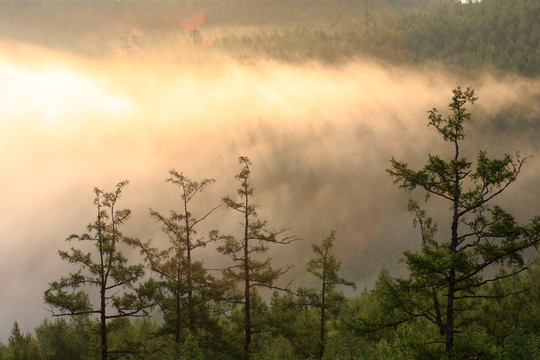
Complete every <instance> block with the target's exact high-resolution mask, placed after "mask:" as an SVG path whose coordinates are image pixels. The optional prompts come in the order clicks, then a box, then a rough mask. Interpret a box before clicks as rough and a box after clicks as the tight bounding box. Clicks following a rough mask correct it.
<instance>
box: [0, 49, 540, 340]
mask: <svg viewBox="0 0 540 360" xmlns="http://www.w3.org/2000/svg"><path fill="white" fill-rule="evenodd" d="M0 50H1V51H0V54H9V56H7V55H0V99H1V100H0V164H2V174H3V175H2V177H1V181H0V189H1V190H0V191H1V193H0V194H1V198H2V201H1V202H0V214H1V216H0V230H1V234H2V235H1V236H2V239H3V241H2V245H3V249H2V254H3V255H2V259H1V261H0V277H1V279H2V280H1V281H2V285H3V289H4V291H3V292H2V293H1V294H0V303H1V304H2V307H3V308H4V309H6V311H3V312H0V322H1V323H2V324H4V325H3V327H2V329H1V331H0V339H1V340H2V341H4V342H5V341H6V339H7V336H8V334H9V329H10V327H11V324H12V323H13V321H15V320H17V321H19V322H20V323H21V325H22V326H23V327H24V328H26V329H30V328H32V327H34V326H35V325H36V324H37V323H39V322H40V321H41V320H42V319H43V318H44V317H45V316H47V312H46V311H45V310H43V309H42V308H41V307H42V293H43V291H44V290H45V289H46V287H47V284H48V283H49V282H50V281H53V280H56V279H57V278H58V277H59V276H60V275H61V274H64V273H65V272H66V271H68V269H69V267H68V266H66V265H65V264H62V263H61V262H60V260H59V258H58V256H57V250H58V249H65V248H67V247H68V246H69V244H67V243H65V242H64V239H65V238H66V237H67V236H68V235H69V234H71V233H81V232H83V231H84V230H85V226H86V224H87V223H89V222H90V221H92V220H93V214H94V209H93V207H92V200H93V199H92V188H93V187H94V186H98V187H101V188H104V189H112V188H113V186H114V185H115V184H116V183H117V182H119V181H121V180H123V179H129V180H130V185H129V186H128V187H127V188H126V190H125V193H124V198H123V199H122V202H121V205H123V206H125V207H128V208H130V209H132V211H133V218H132V220H131V221H130V224H129V225H128V226H127V227H126V232H127V233H129V234H130V235H133V236H138V237H140V238H142V239H148V238H153V239H155V240H156V241H157V243H160V242H163V241H164V239H163V236H162V235H161V234H160V229H159V225H157V224H155V223H154V222H153V220H151V219H150V217H149V216H148V208H149V207H151V208H153V209H156V210H159V211H162V212H167V211H168V210H169V209H173V208H176V207H177V205H178V201H179V195H178V193H177V192H176V189H175V188H174V187H173V186H172V185H170V184H166V183H165V182H164V179H165V178H166V177H167V171H168V170H169V169H170V168H175V169H177V170H178V171H181V172H183V173H184V174H185V175H186V176H188V177H191V178H193V179H202V178H215V179H216V180H217V183H216V184H215V185H213V186H211V187H210V188H208V190H207V191H206V192H205V193H204V194H203V196H202V197H201V198H200V202H199V203H198V204H197V205H196V207H198V208H200V209H203V208H204V207H205V206H207V205H209V204H215V203H217V202H219V201H220V198H221V197H222V196H224V195H227V194H230V195H235V194H236V190H235V189H236V187H237V184H236V182H235V181H234V175H235V174H236V172H237V171H238V162H237V158H238V156H240V155H246V156H248V157H249V158H250V159H251V160H252V161H253V185H254V187H255V188H256V192H255V201H256V202H257V204H258V205H259V206H260V207H259V213H260V214H261V216H262V217H263V218H264V219H266V220H268V221H269V223H270V224H271V225H272V226H275V227H277V228H281V227H288V228H290V229H291V230H290V233H291V234H295V235H297V236H298V237H301V238H302V239H303V241H298V242H295V243H294V244H292V245H289V246H286V247H282V248H279V249H278V248H276V249H272V250H271V255H272V256H273V258H275V259H276V263H277V264H278V265H286V264H295V268H294V269H293V271H292V272H291V273H290V274H289V277H290V278H295V279H296V283H295V284H300V283H301V282H302V281H304V275H305V273H304V265H303V264H304V263H305V260H306V258H308V257H309V256H310V255H311V254H310V247H309V244H310V243H311V242H318V241H320V240H322V239H323V238H325V237H326V236H327V235H328V234H329V232H330V231H331V230H333V229H334V230H337V243H336V251H337V253H338V257H339V258H340V259H342V260H343V261H344V273H345V274H346V276H347V277H348V278H349V279H351V280H355V281H357V282H358V285H359V286H360V288H362V287H363V286H364V285H371V284H372V283H373V280H374V278H375V277H376V275H377V273H378V272H379V271H380V269H381V266H382V264H383V263H386V265H387V266H388V267H389V268H390V269H391V270H394V271H398V269H399V268H400V265H398V264H397V263H398V259H399V258H400V253H401V251H402V250H403V249H405V248H408V247H411V246H415V244H417V238H415V235H416V233H415V231H414V229H412V226H411V225H412V223H411V219H410V216H409V215H408V214H406V213H405V211H404V210H405V208H406V199H407V195H406V194H403V193H402V192H400V191H399V189H397V188H396V187H395V186H394V185H393V184H392V182H391V179H390V178H389V176H388V175H387V174H386V173H385V169H386V168H387V167H388V165H389V164H388V160H389V159H390V158H391V157H392V156H395V157H396V158H398V159H402V160H405V161H408V162H409V163H410V164H411V165H414V166H421V165H422V163H423V161H424V160H425V158H426V157H427V154H428V153H429V152H432V153H441V154H447V153H448V150H449V149H448V148H447V147H446V145H445V144H443V143H442V142H441V141H439V139H438V138H437V137H436V135H435V133H434V131H433V130H432V129H429V128H428V127H427V126H426V125H427V110H429V109H431V108H432V107H437V108H439V109H440V110H441V112H445V111H446V106H447V104H448V102H449V100H450V97H451V90H452V89H453V88H454V87H456V86H457V85H462V86H468V85H471V86H473V87H474V88H476V90H477V93H478V95H479V97H480V99H479V100H478V102H477V104H476V105H475V106H474V107H472V108H471V110H472V111H473V114H474V116H473V118H474V122H473V123H471V124H470V125H467V128H468V129H470V133H469V135H468V138H467V140H468V141H467V145H466V148H467V149H466V151H468V153H469V154H471V155H472V156H474V154H475V153H476V151H477V150H479V149H487V150H488V152H489V153H493V154H501V153H503V152H510V153H514V152H515V151H517V150H522V152H523V153H524V154H531V155H534V157H532V158H530V159H529V160H528V164H527V166H526V168H525V169H524V171H523V175H522V177H521V179H520V180H519V181H518V183H517V184H515V185H514V186H513V188H511V189H510V190H509V192H511V193H512V196H507V197H505V198H504V199H503V200H504V201H505V203H506V204H507V205H508V206H509V207H510V208H511V209H514V210H515V211H517V212H518V215H519V216H520V219H521V220H523V221H526V219H528V218H529V217H530V216H532V215H533V214H536V213H539V212H540V208H539V205H538V202H536V201H534V199H535V198H536V197H537V196H538V191H537V189H536V188H537V186H536V185H535V184H536V183H537V181H538V171H537V169H538V168H539V165H540V164H539V162H538V159H537V157H538V155H537V154H538V150H539V149H538V147H539V146H538V144H539V143H540V142H539V141H538V140H539V139H538V135H537V134H538V131H537V130H538V117H539V115H540V109H539V108H538V105H537V104H538V102H537V101H536V102H535V101H534V100H537V99H538V97H539V96H540V86H539V85H540V82H539V81H538V80H530V79H521V78H511V79H510V78H508V79H493V78H490V77H487V76H486V77H481V78H480V80H477V81H475V83H472V84H458V83H456V79H455V78H453V77H452V76H450V75H445V74H440V73H435V72H433V73H429V72H424V73H420V72H418V71H414V70H405V69H399V68H389V67H383V66H380V65H377V64H375V63H370V62H360V61H357V62H351V63H349V64H347V65H343V66H340V67H325V66H322V65H320V64H316V63H312V64H305V65H286V64H280V63H276V62H270V61H264V60H260V61H253V62H251V63H248V64H242V63H239V62H236V61H233V60H231V59H229V58H227V57H225V56H223V55H221V54H219V53H216V52H212V51H206V52H200V53H196V54H194V55H193V56H192V57H190V58H189V59H188V60H185V61H176V60H172V59H175V58H174V57H173V56H169V55H170V54H166V53H163V56H160V54H159V53H152V54H139V55H137V56H132V57H130V56H121V57H117V58H107V59H99V60H88V59H79V58H77V57H75V56H73V55H65V54H62V53H53V52H49V51H46V50H44V49H40V48H35V47H30V46H25V45H20V44H17V45H14V44H5V43H0ZM508 109H516V111H521V112H523V111H525V110H527V113H526V114H525V115H523V116H521V118H520V119H522V120H523V119H525V120H523V121H520V122H519V123H518V122H516V120H515V119H514V118H513V117H509V118H508V119H506V120H505V119H501V118H499V120H498V122H497V123H493V122H492V119H493V118H496V117H497V116H499V115H500V114H501V113H504V112H505V111H507V110H508ZM501 129H503V130H505V131H506V132H505V131H502V130H501ZM508 129H511V130H512V131H511V132H509V131H508ZM531 195H534V196H531ZM436 204H437V203H435V206H437V205H436ZM441 209H442V210H443V211H444V209H445V207H444V206H442V208H441ZM237 223H238V220H237V219H236V218H234V214H230V213H229V212H227V211H226V210H225V209H220V210H219V213H217V214H216V215H215V216H214V217H213V218H210V219H209V220H208V221H207V223H206V226H207V228H208V229H210V228H217V229H223V230H224V231H227V232H229V231H235V230H237V227H236V226H237ZM199 256H201V257H202V258H204V259H205V261H207V262H208V263H212V264H219V263H221V262H223V260H222V259H221V258H220V256H219V255H217V254H215V253H214V252H213V251H212V249H210V248H209V249H207V250H203V251H201V252H200V253H199ZM8 309H9V311H7V310H8Z"/></svg>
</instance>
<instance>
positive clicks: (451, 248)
mask: <svg viewBox="0 0 540 360" xmlns="http://www.w3.org/2000/svg"><path fill="white" fill-rule="evenodd" d="M476 100H477V98H476V96H475V93H474V90H472V89H470V88H468V89H466V90H465V91H464V90H462V89H461V88H459V87H458V88H457V89H455V90H454V91H453V97H452V102H451V103H450V104H449V109H450V112H451V114H450V115H448V116H446V117H443V116H442V115H440V114H439V113H438V111H437V110H436V109H433V110H431V111H430V112H429V125H430V126H432V127H434V128H435V129H436V131H437V132H438V133H439V135H440V136H441V137H442V139H443V140H444V141H445V142H448V143H450V144H452V147H453V156H452V157H451V158H450V159H448V160H444V159H442V158H441V157H440V156H438V155H429V158H428V161H427V163H426V165H425V166H424V167H423V169H421V170H418V171H415V170H412V169H410V168H409V166H408V165H407V164H406V163H404V162H400V161H397V160H395V159H392V160H391V164H392V168H391V169H389V170H388V173H389V174H390V175H391V176H392V177H393V179H394V183H396V184H398V185H399V186H400V187H401V188H403V189H405V190H407V191H409V192H410V191H413V190H414V189H416V188H420V189H422V190H424V191H425V194H426V197H425V198H426V201H427V200H428V198H429V197H430V196H435V197H437V198H440V199H443V200H444V201H447V202H448V203H450V212H451V231H450V233H449V234H443V236H442V239H440V240H439V239H437V238H436V231H437V228H436V225H435V224H434V223H433V221H432V219H431V218H429V217H427V215H426V212H425V211H424V210H422V209H420V207H419V205H418V203H417V202H416V201H410V202H409V210H410V211H411V212H412V213H413V214H414V217H415V221H414V224H415V226H417V225H419V227H420V230H421V236H422V247H421V250H420V251H405V252H404V254H403V255H404V257H403V261H404V262H405V264H407V266H408V268H409V271H410V275H409V278H408V279H397V280H396V281H395V283H393V284H392V283H389V284H390V285H391V287H393V290H392V294H395V295H396V297H395V298H396V306H397V307H399V308H401V309H403V310H404V312H405V313H406V314H407V315H408V316H409V317H410V318H416V317H423V318H425V319H427V320H429V321H431V322H432V323H433V324H435V325H436V326H437V327H438V329H439V333H440V334H441V335H442V336H444V337H445V338H446V339H445V342H446V353H447V355H448V356H454V357H456V356H457V357H458V358H466V357H469V356H473V355H472V354H475V355H474V356H481V357H482V356H484V357H485V356H487V357H489V356H493V354H492V353H490V350H489V349H483V348H481V346H480V347H479V348H478V349H476V350H475V349H472V348H469V349H466V348H462V349H459V350H458V349H457V348H456V349H454V345H455V341H454V335H455V334H457V333H459V336H463V334H464V333H465V332H466V331H467V328H466V324H465V323H462V324H460V323H459V320H460V319H459V318H460V317H461V316H463V314H466V313H467V312H468V311H472V310H474V309H476V307H477V302H478V301H479V299H485V298H486V295H484V294H482V293H481V292H480V291H481V289H482V288H483V287H484V285H486V284H487V283H494V282H497V281H499V280H502V279H504V278H505V277H510V276H513V275H516V274H518V273H519V272H520V271H522V270H523V269H525V268H527V267H528V264H526V263H525V261H524V258H523V255H522V253H523V251H524V250H526V249H528V248H530V247H533V246H535V247H536V246H537V244H538V242H539V241H540V237H539V235H540V232H539V227H538V222H539V217H535V218H533V219H532V220H531V221H530V223H529V224H528V225H519V224H518V223H517V222H516V220H515V219H514V217H513V216H512V215H511V214H510V213H508V212H506V211H505V210H503V209H502V208H501V207H499V206H497V205H492V204H491V203H492V200H493V199H494V198H496V197H497V196H498V195H500V194H501V193H502V192H503V191H505V190H506V189H507V188H508V186H509V185H510V184H512V183H513V182H514V181H515V180H516V178H517V176H518V174H519V173H520V171H521V168H522V166H523V164H524V162H525V159H522V158H520V157H519V156H516V159H515V160H514V158H513V157H512V156H510V155H508V154H507V155H504V156H503V158H501V159H490V158H488V157H487V154H486V152H485V151H480V152H479V153H478V156H477V161H476V168H473V166H472V165H473V164H472V162H470V161H468V160H467V159H466V158H464V157H462V156H461V143H462V141H463V140H464V139H465V131H464V124H465V123H466V122H468V121H470V118H471V115H470V113H468V112H467V109H466V107H465V105H466V104H467V103H474V102H475V101H476ZM505 265H506V266H508V267H510V268H511V269H512V270H511V273H509V274H507V275H501V276H497V275H495V276H489V275H488V274H487V273H486V272H485V270H486V269H488V268H490V267H493V266H499V267H501V266H505ZM503 296H504V295H503ZM405 319H406V318H405ZM458 329H460V330H458ZM478 344H479V345H481V344H482V342H481V341H480V342H478ZM464 349H465V350H464ZM486 354H490V355H486Z"/></svg>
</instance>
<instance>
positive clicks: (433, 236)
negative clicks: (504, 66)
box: [0, 87, 540, 360]
mask: <svg viewBox="0 0 540 360" xmlns="http://www.w3.org/2000/svg"><path fill="white" fill-rule="evenodd" d="M476 100H477V97H476V94H475V92H474V90H473V89H470V88H467V89H461V88H459V87H458V88H456V89H454V91H453V96H452V100H451V102H450V104H449V111H448V113H447V114H441V113H439V111H438V110H437V109H432V110H431V111H429V122H428V124H429V126H430V127H431V128H433V129H434V130H435V131H436V133H437V134H439V135H440V137H441V140H442V141H443V143H445V144H447V145H448V147H449V149H450V153H449V154H450V155H449V156H448V157H444V156H441V155H429V157H428V159H427V161H426V163H425V165H424V166H423V167H422V168H421V169H418V170H415V169H412V168H410V167H409V165H408V164H407V163H405V162H403V161H401V160H398V159H394V158H393V159H391V162H390V168H389V169H388V170H387V171H388V173H389V175H390V176H391V178H392V179H393V180H394V182H395V183H396V184H397V185H398V186H399V187H400V188H403V189H404V190H406V191H408V192H411V193H412V192H415V193H416V190H420V191H421V194H418V195H423V198H424V199H425V202H426V203H428V201H429V199H431V198H435V199H439V200H440V201H443V202H446V203H447V204H448V208H449V214H448V215H449V216H448V218H449V222H448V221H447V223H449V224H450V228H449V229H439V228H438V224H437V222H436V221H435V220H434V219H433V218H432V217H430V216H429V214H428V211H427V210H426V209H424V204H423V203H420V202H419V201H418V200H415V199H411V200H410V201H409V203H408V209H409V211H410V212H411V216H412V218H413V225H414V226H415V227H416V228H417V229H418V243H419V246H418V248H417V249H415V250H414V249H412V250H407V251H405V252H404V253H403V258H402V261H403V262H404V263H405V264H406V266H407V269H408V273H407V275H406V276H405V277H393V276H391V275H390V274H389V272H388V271H387V270H386V269H382V270H381V271H380V275H379V278H378V281H377V283H376V284H375V286H374V287H373V289H364V290H363V291H361V292H360V293H354V295H353V296H349V297H346V296H345V295H344V292H343V290H344V287H351V288H354V287H356V285H361V284H355V283H353V282H351V281H348V280H347V279H345V278H343V277H341V275H340V266H341V262H340V261H339V260H338V259H337V258H336V256H335V254H334V250H333V249H334V243H335V241H336V240H337V239H338V237H337V235H336V233H335V232H334V231H331V232H330V235H328V236H326V237H325V236H324V235H322V236H321V239H307V240H308V241H309V242H310V243H311V248H312V256H311V258H310V259H308V260H307V262H306V264H305V270H306V272H307V274H309V275H311V276H312V280H313V282H312V283H313V284H314V285H313V286H312V287H296V288H294V287H292V285H291V284H289V285H287V286H281V287H278V286H276V284H277V280H278V279H279V278H280V277H281V275H283V274H284V273H286V271H287V269H288V267H287V266H285V267H281V268H280V267H276V261H275V260H273V259H271V258H270V257H268V256H267V255H266V252H267V251H268V249H269V247H270V246H280V247H281V246H284V247H286V246H287V244H288V243H290V242H291V241H295V240H297V238H296V237H295V236H293V235H291V234H290V233H289V232H290V230H288V229H286V228H275V227H274V226H273V225H271V223H269V222H267V221H266V220H263V219H261V218H260V216H259V214H258V211H257V209H258V207H257V203H256V201H255V199H256V194H255V190H254V186H253V184H252V165H253V164H252V163H251V161H250V160H249V159H248V158H247V157H245V156H242V157H240V158H239V163H240V170H239V172H238V174H237V175H236V177H235V179H236V181H237V183H238V187H237V191H236V195H234V196H231V195H229V196H225V197H223V198H222V199H221V201H217V202H216V203H215V204H214V205H210V206H209V208H207V209H206V210H202V211H201V212H200V213H199V212H194V210H193V209H195V208H197V209H199V208H200V207H196V206H194V204H195V202H196V201H197V199H198V197H197V195H199V194H200V193H201V192H202V191H204V190H205V189H206V188H207V187H209V186H211V185H212V183H213V182H214V180H213V179H203V180H201V181H195V180H192V179H189V178H187V177H186V176H184V175H183V174H182V173H180V172H178V171H176V170H171V171H170V173H169V175H170V176H169V178H168V179H167V181H168V182H169V183H171V184H173V185H174V186H175V187H176V188H177V189H178V190H179V194H180V198H181V202H180V206H179V208H178V209H174V210H171V211H170V212H169V214H168V215H164V214H162V213H160V212H157V211H155V210H150V215H151V217H153V218H154V219H155V220H156V222H157V223H158V224H159V225H160V226H161V228H162V230H163V233H164V234H165V235H166V237H167V239H168V243H167V245H165V246H164V247H163V248H158V247H156V246H155V245H154V242H153V241H152V240H149V241H146V242H144V241H141V240H139V239H137V238H134V237H131V236H128V235H126V234H124V233H123V232H122V229H121V228H122V225H123V224H124V223H126V222H127V221H128V220H129V217H130V214H131V212H130V211H129V210H128V209H122V208H121V207H119V204H120V200H121V195H122V193H123V191H124V190H125V189H126V186H127V185H128V184H127V182H126V181H124V182H120V183H119V184H118V185H117V186H116V187H115V189H114V190H113V191H110V192H109V191H104V190H102V189H99V188H95V189H94V195H95V198H94V207H95V210H96V215H95V218H94V219H93V221H92V222H91V223H90V224H89V225H88V227H87V232H85V233H83V234H75V235H71V236H69V237H68V240H69V241H70V243H71V244H72V247H71V249H69V250H68V251H66V250H63V249H61V250H60V251H59V255H60V257H61V258H62V259H63V260H65V261H68V262H69V263H70V264H72V265H73V269H74V271H73V272H71V273H70V274H68V275H66V276H63V277H61V279H60V280H57V281H52V282H51V283H50V284H49V288H48V289H47V290H46V291H45V293H44V302H45V303H46V304H47V305H48V307H49V309H50V311H51V315H52V319H53V320H49V319H46V320H44V321H43V322H42V323H41V324H40V325H39V326H38V327H36V328H35V329H34V332H33V333H26V334H23V333H22V332H21V330H20V328H19V325H18V324H17V323H15V324H14V325H13V328H12V331H11V335H10V336H9V338H8V339H7V343H5V344H1V343H0V359H1V360H22V359H32V360H35V359H38V360H39V359H42V360H45V359H47V360H48V359H51V360H52V359H55V360H59V359H60V360H61V359H70V360H78V359H85V360H91V359H92V360H93V359H101V360H107V359H175V360H178V359H218V360H219V359H223V360H228V359H231V360H232V359H254V360H262V359H319V360H321V359H373V360H375V359H396V360H397V359H490V360H491V359H501V360H506V359H540V337H539V336H540V325H539V324H540V285H539V284H540V267H539V266H538V265H537V264H536V263H535V258H536V256H535V255H534V254H529V256H527V257H526V256H524V252H525V251H526V250H530V249H533V250H534V249H535V248H537V246H538V244H539V243H540V216H535V217H532V218H531V219H530V220H529V221H528V222H527V223H519V222H518V221H517V220H516V219H515V218H514V217H513V215H512V214H510V213H509V212H507V211H505V210H504V209H503V208H501V207H500V206H499V205H497V204H495V203H494V200H496V198H497V197H498V196H499V195H500V194H502V193H503V192H505V191H506V190H507V189H508V188H509V186H510V185H512V184H513V183H514V182H515V181H516V180H517V178H518V176H519V174H520V173H521V171H522V169H523V167H524V166H525V163H526V158H524V157H520V156H519V155H516V156H511V155H503V156H502V157H500V158H491V157H489V156H488V154H487V152H486V151H483V150H481V151H479V152H478V153H477V156H476V158H475V159H474V160H471V159H467V158H465V157H463V155H462V153H463V152H464V149H465V147H466V146H467V144H466V142H465V141H464V140H465V135H466V132H465V128H466V126H467V125H468V123H469V122H470V121H471V114H470V113H469V112H468V110H467V107H468V105H469V104H473V103H474V102H475V101H476ZM221 207H223V209H229V210H230V211H232V213H233V214H235V215H237V216H238V219H239V222H240V226H239V227H238V231H237V233H233V234H229V233H223V232H221V231H219V230H211V231H209V233H208V235H207V236H203V235H201V234H199V231H200V225H201V224H202V223H203V222H209V223H211V221H212V216H213V214H214V212H215V211H217V210H218V209H219V208H221ZM349 241H350V240H349ZM208 244H213V247H214V248H215V249H216V250H217V251H218V252H219V253H221V254H222V255H223V256H225V257H226V258H228V259H229V261H228V266H225V267H223V268H221V269H214V270H211V269H208V268H207V267H206V266H207V265H206V264H205V263H204V261H203V260H202V257H201V256H199V255H197V252H198V251H199V250H200V248H202V247H204V246H206V245H208ZM129 248H135V249H137V250H138V251H140V253H141V255H142V262H143V263H140V264H137V263H131V262H130V260H129V259H128V258H127V257H125V256H124V255H123V253H124V252H125V251H126V250H128V249H129ZM263 289H266V291H267V292H268V291H270V293H271V297H270V298H269V300H266V301H265V300H264V297H263V296H262V295H263V294H262V291H263Z"/></svg>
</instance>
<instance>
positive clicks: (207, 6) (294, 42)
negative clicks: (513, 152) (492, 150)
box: [0, 0, 540, 78]
mask: <svg viewBox="0 0 540 360" xmlns="http://www.w3.org/2000/svg"><path fill="white" fill-rule="evenodd" d="M0 10H1V11H0V29H1V30H2V33H3V34H4V35H3V36H9V37H12V38H15V39H22V40H25V41H37V42H43V41H46V42H47V44H48V45H50V46H53V45H54V46H60V47H62V46H64V47H65V46H69V49H70V50H74V49H80V51H81V52H83V53H88V54H89V55H92V56H97V55H100V54H101V55H107V51H112V48H114V46H113V44H114V43H115V41H116V42H117V41H118V39H119V38H120V36H121V34H120V33H118V29H117V28H116V27H115V26H114V25H113V24H121V25H122V26H124V27H133V28H137V29H139V30H141V31H143V32H144V33H151V34H152V36H151V37H149V39H151V40H148V41H152V42H157V43H159V42H160V41H162V42H163V44H164V45H165V46H168V45H169V44H168V43H167V39H169V40H170V38H169V37H168V35H170V33H171V32H172V33H175V34H177V35H178V34H179V27H178V25H179V23H180V22H181V21H182V20H185V19H186V18H189V17H190V16H194V15H197V14H199V13H205V14H206V23H205V24H204V27H203V29H201V33H202V36H203V38H205V39H206V40H208V41H209V42H211V43H212V46H213V48H214V49H218V50H221V51H224V52H226V53H227V54H230V55H232V56H234V57H237V58H239V59H242V60H252V59H257V58H272V59H275V60H279V61H284V62H293V63H302V62H309V61H318V62H322V63H325V64H341V63H344V62H348V61H351V60H354V59H360V58H361V59H365V58H367V59H371V60H374V61H378V62H382V63H387V64H388V63H389V64H394V65H407V66H411V67H420V68H423V67H427V68H444V69H447V70H450V71H452V72H454V73H457V74H460V75H461V76H463V77H468V78H471V77H473V76H475V75H478V74H481V73H483V72H484V71H487V72H492V73H499V74H500V73H505V72H512V73H517V74H521V75H525V76H537V75H539V74H540V3H539V2H538V1H536V0H482V1H468V2H462V1H460V0H384V1H383V0H379V1H376V0H361V1H349V0H310V1H308V0H295V1H291V0H274V1H271V2H268V1H262V0H252V1H245V0H207V1H204V2H202V1H188V0H183V1H182V0H180V1H176V0H156V1H154V0H152V1H146V0H118V1H109V0H95V1H86V0H48V1H42V0H16V1H15V0H0ZM2 14H4V15H2ZM10 14H11V15H10ZM12 22H13V23H12ZM10 24H11V25H10ZM109 27H110V29H109ZM66 28H69V29H70V31H69V32H67V33H66V31H65V29H66ZM97 28H99V29H101V32H99V34H100V39H101V40H100V41H99V44H93V45H92V44H90V43H89V41H85V42H82V41H81V38H87V37H85V35H87V34H89V33H90V34H92V33H93V34H95V33H96V29H97ZM206 28H212V29H213V30H216V29H217V30H219V31H217V32H215V31H213V33H214V35H212V36H213V37H212V38H206V37H205V29H206ZM106 29H109V31H107V30H106ZM111 34H116V38H115V39H108V38H107V37H108V36H111ZM186 36H187V34H186ZM160 39H161V40H160ZM107 44H108V46H106V45H107ZM154 45H155V44H154ZM92 46H93V47H95V49H94V48H93V47H92ZM184 50H185V49H184Z"/></svg>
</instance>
